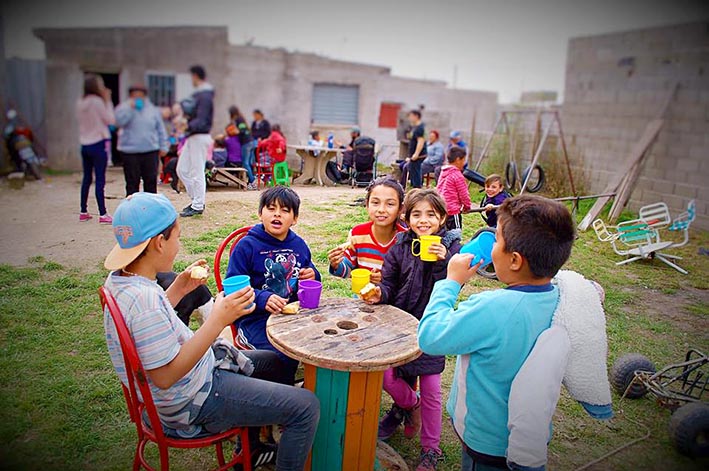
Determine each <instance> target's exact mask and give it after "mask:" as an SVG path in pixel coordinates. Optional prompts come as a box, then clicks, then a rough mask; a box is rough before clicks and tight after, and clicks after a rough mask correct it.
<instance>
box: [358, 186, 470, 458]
mask: <svg viewBox="0 0 709 471" xmlns="http://www.w3.org/2000/svg"><path fill="white" fill-rule="evenodd" d="M404 216H405V220H406V223H407V224H408V226H409V228H410V229H409V230H408V231H406V232H403V233H400V234H399V235H398V236H397V242H396V244H395V245H394V246H393V247H392V248H390V249H389V251H388V252H387V254H386V256H385V257H384V265H383V267H382V282H381V283H379V284H378V285H377V291H376V295H375V296H373V297H372V298H371V299H370V300H369V302H370V303H373V304H378V303H385V304H391V305H393V306H396V307H398V308H399V309H403V310H404V311H406V312H408V313H410V314H411V315H412V316H414V317H416V318H417V319H420V318H421V316H422V315H423V311H424V308H425V307H426V304H427V303H428V299H429V297H430V296H431V292H433V285H434V283H435V282H436V281H439V280H442V279H444V278H445V277H446V266H447V265H448V260H449V259H450V257H451V256H452V255H454V254H456V253H458V252H459V251H460V233H459V232H458V231H452V232H447V231H446V228H445V221H446V202H445V201H444V200H443V198H441V196H440V195H439V194H438V193H437V192H436V191H435V190H432V189H430V190H428V189H427V190H412V191H411V192H409V194H408V195H407V196H406V199H405V200H404ZM424 235H437V236H440V237H441V242H440V243H434V244H432V245H431V248H430V249H429V253H430V254H435V255H436V258H437V260H436V261H435V262H428V261H423V260H421V257H420V256H416V255H414V251H412V242H413V241H414V240H416V239H418V238H420V237H421V236H424ZM444 368H445V357H444V356H432V355H427V354H423V355H421V356H420V357H419V358H417V359H416V360H414V361H412V362H410V363H407V364H406V365H403V366H400V367H397V368H391V369H389V370H388V371H386V372H385V373H384V390H385V391H386V392H388V393H389V395H391V397H392V399H394V405H393V406H392V408H391V410H390V411H389V412H388V413H387V414H386V415H385V416H384V417H383V418H382V420H381V421H380V422H379V438H380V439H383V440H384V439H387V438H389V437H390V436H392V435H393V434H394V432H395V431H396V430H397V428H398V427H399V425H401V423H402V422H403V423H404V435H405V436H406V437H407V438H413V437H414V436H416V434H417V433H418V432H419V430H420V431H421V448H422V450H421V461H420V463H419V465H418V467H417V468H416V470H417V471H426V470H435V469H436V465H437V463H438V461H439V460H440V459H441V458H442V453H441V449H440V440H441V422H442V399H441V373H442V372H443V369H444ZM417 380H418V382H419V386H420V396H419V394H417V392H416V389H415V385H416V381H417Z"/></svg>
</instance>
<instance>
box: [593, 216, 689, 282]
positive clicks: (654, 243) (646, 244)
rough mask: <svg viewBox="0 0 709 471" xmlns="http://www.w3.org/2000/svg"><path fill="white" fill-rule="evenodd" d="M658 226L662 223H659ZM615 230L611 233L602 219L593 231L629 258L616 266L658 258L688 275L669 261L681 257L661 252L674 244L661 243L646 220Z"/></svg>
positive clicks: (620, 253)
mask: <svg viewBox="0 0 709 471" xmlns="http://www.w3.org/2000/svg"><path fill="white" fill-rule="evenodd" d="M663 204H664V203H663ZM658 224H660V223H659V222H658ZM614 229H615V232H611V231H610V230H609V228H608V227H607V226H606V224H605V223H604V222H603V221H602V220H601V219H596V220H595V221H593V230H594V231H595V232H596V237H597V238H598V240H600V241H601V242H610V244H611V246H612V247H613V250H614V251H615V253H617V254H618V255H623V256H627V257H628V258H627V259H625V260H622V261H620V262H617V263H616V265H625V264H627V263H630V262H634V261H636V260H642V259H655V258H657V259H659V260H660V261H662V262H664V263H666V264H667V265H669V266H671V267H672V268H674V269H675V270H677V271H679V272H680V273H683V274H685V275H686V274H687V271H686V270H685V269H683V268H681V267H679V266H678V265H676V264H675V263H673V262H672V261H670V260H669V259H680V258H681V257H678V256H676V255H670V254H666V253H662V252H660V251H661V250H664V249H668V248H670V247H672V246H673V245H674V242H672V241H661V240H660V236H659V234H658V232H657V230H656V229H653V228H652V227H651V226H650V225H649V224H648V223H647V222H646V221H645V220H643V219H635V220H632V221H625V222H622V223H620V224H618V225H617V226H615V227H614Z"/></svg>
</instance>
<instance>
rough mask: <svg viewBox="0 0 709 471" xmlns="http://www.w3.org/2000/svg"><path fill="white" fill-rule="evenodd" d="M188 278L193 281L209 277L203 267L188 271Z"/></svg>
mask: <svg viewBox="0 0 709 471" xmlns="http://www.w3.org/2000/svg"><path fill="white" fill-rule="evenodd" d="M190 277H192V278H193V279H195V280H206V279H207V277H209V272H208V271H207V269H206V268H204V267H203V266H200V265H198V266H196V267H193V268H192V270H190Z"/></svg>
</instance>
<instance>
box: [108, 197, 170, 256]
mask: <svg viewBox="0 0 709 471" xmlns="http://www.w3.org/2000/svg"><path fill="white" fill-rule="evenodd" d="M176 219H177V211H175V208H174V206H172V203H170V200H168V199H167V197H165V195H156V194H154V193H142V192H141V193H134V194H132V195H130V196H129V197H128V198H126V199H125V200H123V202H121V204H120V205H118V208H117V209H116V211H115V212H114V213H113V235H114V236H115V237H116V242H117V244H116V246H115V247H113V250H111V253H109V254H108V256H107V257H106V261H105V262H104V263H103V265H104V266H105V267H106V268H107V269H108V270H118V269H119V268H124V267H125V266H127V265H129V264H130V263H131V262H133V260H135V259H136V258H138V255H140V254H141V253H143V250H145V247H147V246H148V244H149V243H150V239H152V238H153V237H155V236H156V235H158V234H160V233H161V232H162V231H164V230H165V229H167V228H168V227H169V226H171V225H172V224H173V223H174V222H175V220H176Z"/></svg>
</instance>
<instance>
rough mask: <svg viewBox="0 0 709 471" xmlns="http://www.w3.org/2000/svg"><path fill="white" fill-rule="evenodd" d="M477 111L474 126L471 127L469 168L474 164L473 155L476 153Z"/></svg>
mask: <svg viewBox="0 0 709 471" xmlns="http://www.w3.org/2000/svg"><path fill="white" fill-rule="evenodd" d="M476 115H477V110H473V124H472V125H471V126H470V142H469V143H468V146H469V147H468V149H470V150H469V151H468V166H471V165H472V163H473V153H474V152H475V117H476Z"/></svg>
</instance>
